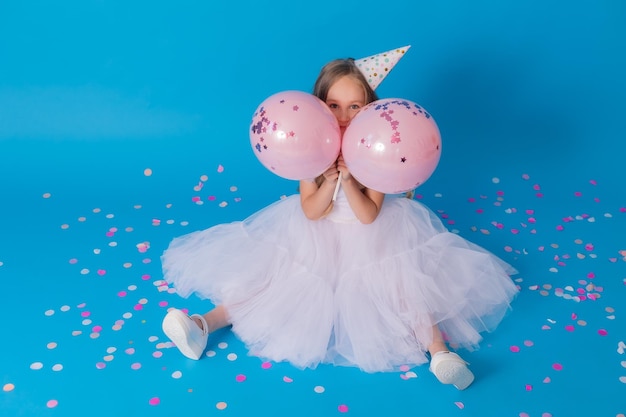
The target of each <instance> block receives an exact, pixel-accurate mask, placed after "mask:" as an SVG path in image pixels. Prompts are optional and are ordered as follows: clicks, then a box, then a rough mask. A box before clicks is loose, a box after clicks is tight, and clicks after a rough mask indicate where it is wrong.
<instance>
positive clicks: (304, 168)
mask: <svg viewBox="0 0 626 417" xmlns="http://www.w3.org/2000/svg"><path fill="white" fill-rule="evenodd" d="M250 143H251V145H252V149H253V151H254V154H255V155H256V157H257V158H258V159H259V161H260V162H261V163H262V164H263V165H264V166H265V167H266V168H268V169H269V170H270V171H272V172H273V173H275V174H276V175H278V176H281V177H283V178H287V179H292V180H302V179H309V178H315V177H317V176H318V175H320V174H321V173H323V172H324V171H325V170H326V169H327V168H328V167H330V166H331V164H333V163H334V162H335V160H336V159H337V156H338V155H339V151H340V148H341V133H340V130H339V123H338V122H337V119H336V118H335V116H334V115H333V114H332V112H331V111H330V109H329V108H328V106H326V104H324V102H322V101H321V100H320V99H319V98H317V97H315V96H314V95H312V94H309V93H305V92H302V91H284V92H280V93H276V94H274V95H272V96H270V97H268V98H267V99H265V100H264V101H263V102H262V103H261V104H260V105H259V107H258V108H257V110H256V111H255V112H254V115H253V116H252V123H251V125H250Z"/></svg>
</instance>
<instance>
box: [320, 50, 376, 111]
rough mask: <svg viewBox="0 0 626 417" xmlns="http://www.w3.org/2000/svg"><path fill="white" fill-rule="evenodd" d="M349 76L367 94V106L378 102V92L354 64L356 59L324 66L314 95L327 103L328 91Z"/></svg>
mask: <svg viewBox="0 0 626 417" xmlns="http://www.w3.org/2000/svg"><path fill="white" fill-rule="evenodd" d="M346 75H347V76H349V77H351V78H353V79H354V80H355V81H357V82H358V83H359V84H360V85H361V87H363V91H364V92H365V104H369V103H371V102H372V101H376V100H378V96H377V95H376V92H375V91H374V90H373V89H372V87H370V85H369V83H368V82H367V80H366V79H365V76H364V75H363V73H362V72H361V70H360V69H359V68H358V67H357V66H356V64H355V63H354V59H352V58H345V59H335V60H334V61H330V62H329V63H328V64H326V65H324V66H323V67H322V69H321V71H320V73H319V75H318V76H317V80H316V81H315V85H314V86H313V95H315V96H317V97H318V98H319V99H320V100H322V101H326V98H327V97H328V91H329V90H330V88H331V87H332V86H333V84H335V82H337V80H339V79H340V78H341V77H345V76H346Z"/></svg>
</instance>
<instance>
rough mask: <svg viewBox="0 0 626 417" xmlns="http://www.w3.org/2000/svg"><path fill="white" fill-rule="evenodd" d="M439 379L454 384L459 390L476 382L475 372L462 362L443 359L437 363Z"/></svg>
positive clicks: (444, 382)
mask: <svg viewBox="0 0 626 417" xmlns="http://www.w3.org/2000/svg"><path fill="white" fill-rule="evenodd" d="M435 375H436V376H437V379H439V381H441V383H442V384H452V385H454V386H455V387H456V388H457V389H459V390H464V389H465V388H467V387H469V386H470V385H471V383H472V382H474V374H473V373H472V371H470V370H469V368H468V367H467V366H466V365H465V364H462V363H459V362H455V361H442V362H441V363H439V364H438V365H437V370H436V374H435Z"/></svg>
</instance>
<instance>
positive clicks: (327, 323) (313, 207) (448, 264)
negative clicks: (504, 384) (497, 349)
mask: <svg viewBox="0 0 626 417" xmlns="http://www.w3.org/2000/svg"><path fill="white" fill-rule="evenodd" d="M313 93H314V94H315V95H316V96H317V97H319V98H320V99H321V100H322V101H324V102H325V103H326V104H327V105H328V106H329V108H330V109H331V111H332V112H333V113H334V114H335V116H336V117H337V120H338V122H339V125H340V127H341V131H342V133H343V130H344V129H345V128H346V126H347V125H348V123H349V122H350V120H351V119H352V118H353V117H354V116H355V115H356V114H357V113H358V112H359V109H360V108H361V107H363V106H365V105H366V104H368V103H369V102H372V101H374V100H376V99H377V97H376V93H375V92H374V89H373V88H372V87H371V86H370V85H369V84H368V81H367V80H366V78H365V77H364V75H363V73H362V72H361V70H360V69H359V68H358V67H357V65H356V64H355V61H354V60H352V59H340V60H335V61H332V62H330V63H328V64H327V65H326V66H324V68H323V69H322V70H321V72H320V74H319V77H318V79H317V81H316V83H315V86H314V92H313ZM339 173H341V177H340V176H339ZM338 181H341V186H340V188H339V192H338V194H337V196H336V200H335V201H333V194H334V192H335V188H336V185H337V182H338ZM299 187H300V193H299V195H298V194H296V195H293V196H290V197H287V198H286V199H283V200H281V201H278V202H276V203H274V204H272V205H270V206H268V207H266V208H264V209H262V210H260V211H258V212H257V213H255V214H253V215H252V216H250V217H249V218H247V219H245V220H244V221H241V222H234V223H230V224H221V225H217V226H214V227H211V228H209V229H207V230H203V231H197V232H194V233H190V234H188V235H185V236H182V237H179V238H176V239H174V240H173V241H172V242H171V244H170V246H169V248H168V249H167V250H166V251H165V252H164V254H163V256H162V262H163V270H164V274H165V279H166V280H167V281H168V282H170V283H173V284H174V286H175V288H176V290H177V292H178V294H180V295H181V296H183V297H188V296H189V295H190V294H192V293H195V294H197V295H198V296H200V297H202V298H207V299H209V300H211V302H212V303H213V304H214V305H215V306H216V307H215V308H213V309H212V310H210V311H208V312H207V313H205V314H203V315H200V314H193V315H191V316H187V315H186V314H185V313H183V312H182V311H181V310H178V309H174V308H172V309H170V310H169V312H168V313H167V315H166V317H165V318H164V320H163V331H164V332H165V334H166V335H167V336H168V337H169V338H170V339H171V340H172V342H173V343H174V344H175V345H176V346H177V347H178V349H179V350H180V351H181V353H182V354H183V355H185V356H187V357H189V358H192V359H199V358H201V356H202V354H203V352H204V350H205V348H206V345H207V338H208V335H209V334H210V333H211V332H213V331H215V330H217V329H220V328H223V327H226V326H228V325H232V331H233V332H235V334H236V335H237V336H238V337H239V338H240V339H241V340H242V341H243V342H244V343H245V344H246V346H247V347H248V349H249V350H250V352H251V354H253V355H256V356H259V357H261V358H264V359H269V360H273V361H276V362H278V361H289V362H290V363H292V364H293V365H294V366H297V367H299V368H306V367H310V368H314V367H316V366H317V365H318V364H320V363H329V364H335V365H348V366H357V367H359V368H361V369H362V370H364V371H367V372H377V371H390V370H395V369H398V368H399V367H400V366H402V365H409V366H416V365H421V364H424V363H426V362H428V361H429V360H430V370H431V371H432V372H433V373H434V375H435V376H436V377H437V378H438V379H439V380H440V381H441V382H442V383H444V384H453V385H454V386H456V387H457V388H458V389H465V388H467V387H468V386H469V385H470V384H471V383H472V381H473V379H474V376H473V374H472V372H471V371H470V370H469V368H468V367H467V364H466V362H465V361H464V360H463V359H461V358H460V357H459V356H458V355H457V354H456V353H453V352H450V351H449V349H448V344H450V345H451V346H454V347H455V348H457V347H465V348H469V349H471V348H475V347H477V346H478V343H479V341H480V340H481V336H480V332H483V331H490V330H493V329H494V328H495V327H496V326H497V324H498V323H499V322H500V321H501V319H502V318H503V316H504V314H505V313H506V312H507V310H508V309H509V307H510V306H509V303H510V302H511V300H512V299H513V297H514V296H515V294H516V293H517V287H516V286H515V284H514V283H513V282H512V281H511V279H510V278H509V275H510V274H513V273H515V270H514V269H513V268H512V267H511V266H509V265H508V264H506V263H504V262H503V261H502V260H500V259H499V258H497V257H496V256H494V255H493V254H491V253H489V252H488V251H486V250H485V249H483V248H481V247H479V246H477V245H475V244H473V243H471V242H469V241H467V240H464V239H463V238H461V237H460V236H458V235H456V234H453V233H450V232H448V231H447V229H446V228H445V227H444V225H443V224H442V222H441V221H440V220H439V218H438V217H437V216H436V215H435V214H434V213H433V212H432V211H430V210H429V209H428V208H427V207H425V206H424V205H422V204H420V203H418V202H417V201H415V200H413V199H411V198H402V197H398V196H385V195H384V194H382V193H380V192H377V191H374V190H371V189H368V188H365V187H363V186H362V185H361V184H359V183H358V181H357V180H356V179H355V178H354V177H353V176H352V175H351V174H350V171H349V169H348V167H347V166H346V164H345V162H344V160H343V158H342V157H341V156H339V158H338V159H337V161H336V164H335V165H333V166H331V167H330V168H328V169H327V170H326V171H325V172H324V173H323V174H322V175H320V176H319V177H318V178H315V179H312V180H304V181H300V184H299Z"/></svg>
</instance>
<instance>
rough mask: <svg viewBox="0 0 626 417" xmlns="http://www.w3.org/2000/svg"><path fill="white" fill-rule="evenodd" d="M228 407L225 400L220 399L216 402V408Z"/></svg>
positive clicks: (223, 408)
mask: <svg viewBox="0 0 626 417" xmlns="http://www.w3.org/2000/svg"><path fill="white" fill-rule="evenodd" d="M226 407H228V404H226V403H225V402H224V401H220V402H218V403H217V404H215V408H217V409H218V410H225V409H226Z"/></svg>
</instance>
